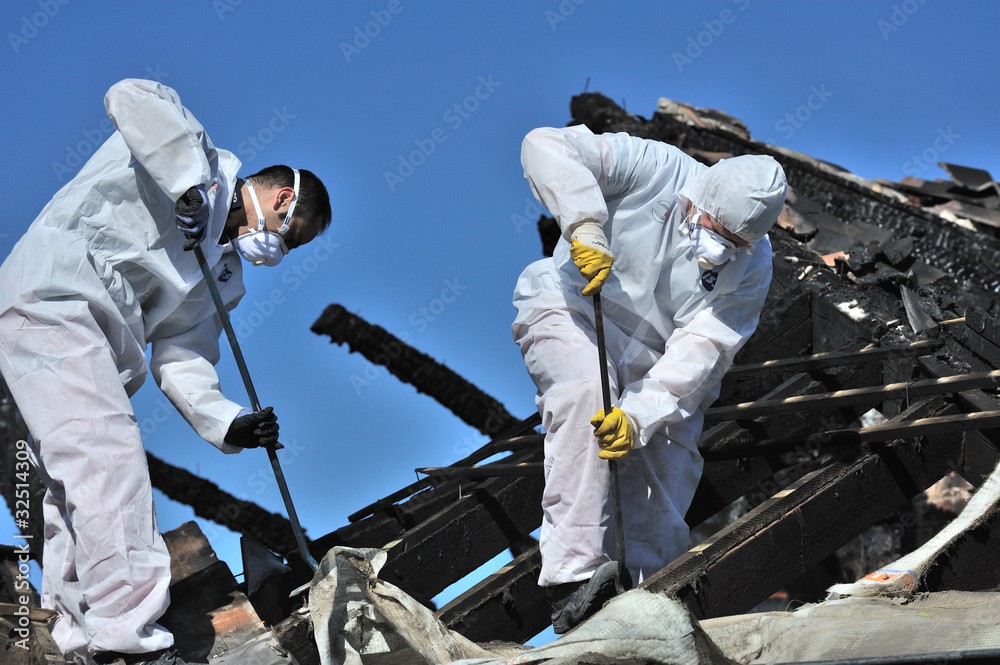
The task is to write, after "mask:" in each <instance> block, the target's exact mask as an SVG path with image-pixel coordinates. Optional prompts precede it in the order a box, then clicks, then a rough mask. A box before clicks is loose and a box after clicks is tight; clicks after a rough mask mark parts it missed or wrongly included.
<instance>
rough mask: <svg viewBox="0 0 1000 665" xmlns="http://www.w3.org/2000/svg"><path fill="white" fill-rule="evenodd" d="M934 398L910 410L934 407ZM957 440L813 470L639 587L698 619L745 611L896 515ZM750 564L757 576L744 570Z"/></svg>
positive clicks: (947, 458) (949, 459) (949, 456)
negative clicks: (676, 601)
mask: <svg viewBox="0 0 1000 665" xmlns="http://www.w3.org/2000/svg"><path fill="white" fill-rule="evenodd" d="M936 401H937V400H936V399H934V398H931V399H928V400H925V401H923V402H921V403H919V404H917V405H914V407H913V408H912V409H910V410H908V411H907V412H906V416H907V417H917V416H919V415H924V414H925V413H928V412H930V413H933V412H934V408H935V402H936ZM959 452H960V451H959V446H958V443H957V440H956V439H955V438H953V437H949V438H946V439H943V440H935V441H930V442H928V443H927V444H925V445H923V446H914V445H912V443H910V442H909V441H900V442H896V443H893V444H890V445H888V446H886V447H885V448H884V449H883V450H880V451H879V452H878V453H872V454H869V455H866V456H865V457H864V458H863V459H861V460H859V461H857V462H853V463H849V462H842V461H838V462H834V463H832V464H831V465H829V466H827V467H824V468H823V469H820V470H817V471H814V472H812V473H810V474H808V475H807V476H805V477H803V478H802V479H800V480H799V481H797V482H796V483H794V484H793V486H792V487H791V488H789V489H786V490H783V491H781V492H779V493H778V494H776V495H775V496H774V497H772V498H771V499H769V500H768V501H765V502H764V503H762V504H761V505H759V506H757V507H756V508H755V509H753V510H752V511H750V512H749V513H747V514H746V515H744V516H743V517H741V518H739V519H738V520H737V521H735V522H733V523H732V524H731V525H729V526H727V527H726V528H724V529H723V530H722V531H720V532H719V533H717V534H716V535H715V536H713V537H712V538H711V539H709V541H708V542H706V543H702V544H701V545H699V546H697V547H695V548H694V549H692V550H690V551H689V552H688V553H687V554H685V555H683V556H681V557H680V558H678V559H677V560H675V561H674V562H673V563H671V564H670V565H668V566H667V567H666V568H664V569H663V570H661V571H659V572H658V573H656V574H654V575H653V576H652V577H650V579H648V580H647V581H646V582H644V583H643V584H642V587H643V588H645V589H647V590H649V591H655V592H658V593H666V594H668V595H671V596H675V597H677V598H678V599H680V600H681V601H682V602H684V603H685V604H686V605H687V606H688V608H689V609H690V610H691V611H692V613H693V614H694V615H695V616H696V617H697V618H699V619H702V618H707V617H716V616H724V615H728V614H739V613H742V612H746V611H748V610H750V609H751V608H753V607H754V606H755V605H757V604H758V603H760V602H761V601H763V600H764V599H766V598H767V597H768V596H769V595H770V594H771V593H773V592H774V591H775V590H777V589H778V588H780V586H781V585H782V584H783V583H786V582H787V581H789V580H791V579H794V578H795V577H797V576H798V575H801V574H803V573H805V572H808V570H809V569H810V568H811V567H812V566H814V565H816V564H818V563H819V562H820V561H822V560H823V559H824V558H825V557H826V556H828V555H829V554H831V553H833V552H834V551H836V550H837V549H838V548H839V547H841V546H842V545H844V544H845V543H847V542H848V541H849V540H851V539H852V538H853V537H855V536H856V535H858V534H860V533H861V532H862V531H864V530H865V529H867V528H868V527H869V526H871V525H872V524H875V523H877V522H879V521H881V520H884V519H887V518H889V517H891V516H892V515H893V514H895V513H896V512H897V510H898V508H899V506H900V505H905V504H907V503H908V502H909V501H910V500H911V499H912V498H913V497H914V496H915V495H916V494H917V493H919V492H920V491H922V490H923V489H924V488H926V487H929V486H930V485H931V484H933V483H934V482H936V481H937V480H938V479H939V478H941V477H942V476H944V475H945V474H946V473H947V472H948V471H949V470H950V468H951V465H952V464H954V463H957V461H958V455H959ZM747 570H753V571H754V574H753V575H747Z"/></svg>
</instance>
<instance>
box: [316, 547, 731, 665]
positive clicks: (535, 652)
mask: <svg viewBox="0 0 1000 665" xmlns="http://www.w3.org/2000/svg"><path fill="white" fill-rule="evenodd" d="M385 559H386V555H385V552H384V551H382V550H375V549H351V548H341V547H338V548H334V549H333V550H331V551H330V552H329V553H328V554H327V555H326V557H324V558H323V561H322V563H321V564H320V567H319V570H318V571H317V572H316V576H315V577H314V578H313V582H312V587H311V589H310V591H309V610H310V615H311V620H312V624H313V630H314V632H315V637H316V643H317V646H318V648H319V653H320V659H321V661H322V663H323V665H385V664H390V665H394V664H396V663H401V664H402V663H406V664H407V665H417V664H420V663H433V664H439V663H451V664H453V665H501V664H505V665H512V664H513V663H525V664H527V663H542V662H545V663H552V664H561V665H568V664H570V663H577V662H580V659H581V658H584V657H586V662H588V663H601V664H605V663H606V664H608V665H611V664H614V663H622V664H624V663H635V662H642V663H650V664H653V665H661V664H662V665H668V664H669V665H674V664H677V665H681V664H683V665H709V664H712V663H723V662H726V661H725V660H724V659H723V658H721V656H719V655H718V654H717V653H715V654H713V647H712V646H711V644H710V643H709V642H708V640H707V639H706V638H705V635H704V633H703V632H702V631H701V629H700V628H699V627H698V625H697V623H696V622H694V621H693V620H692V619H691V618H690V616H689V615H688V613H687V610H686V609H685V608H684V607H683V606H682V605H680V604H679V603H678V602H676V601H674V600H672V599H670V598H667V597H666V596H661V595H658V594H651V593H648V592H645V591H640V590H636V591H630V592H628V593H626V594H624V595H622V596H619V597H618V598H616V599H614V600H613V601H611V602H610V603H608V604H607V605H606V606H605V607H604V609H603V610H601V611H600V612H598V613H597V614H596V615H594V616H593V617H592V618H591V619H590V620H588V621H586V622H585V623H584V624H583V625H581V626H580V627H579V628H577V629H576V630H574V631H573V632H572V633H570V634H568V635H565V636H563V637H561V638H560V639H558V640H556V641H554V642H552V643H550V644H547V645H545V646H542V647H538V648H536V649H525V648H524V647H521V646H519V645H513V646H511V647H509V648H506V649H505V648H501V647H497V648H491V650H487V649H485V648H483V647H481V646H479V645H476V644H475V643H473V642H471V641H469V640H467V639H466V638H464V637H462V636H461V635H459V634H457V633H454V632H452V631H450V630H448V629H447V628H446V627H445V626H444V625H443V624H441V622H439V621H438V620H437V619H436V618H435V617H434V615H433V613H432V612H431V611H430V610H429V609H427V608H426V607H424V606H423V605H421V604H420V603H418V602H416V601H415V600H413V599H412V598H410V597H409V596H407V595H406V594H405V593H403V592H402V591H401V590H399V589H398V588H397V587H395V586H393V585H392V584H389V583H387V582H384V581H382V580H379V579H377V575H378V571H379V569H380V568H381V567H382V565H383V564H384V563H385ZM490 646H491V647H493V645H490Z"/></svg>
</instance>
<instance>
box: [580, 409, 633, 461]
mask: <svg viewBox="0 0 1000 665" xmlns="http://www.w3.org/2000/svg"><path fill="white" fill-rule="evenodd" d="M590 424H591V425H593V426H594V436H596V437H597V445H599V446H600V447H601V450H600V452H598V453H597V456H598V457H600V458H601V459H606V460H616V459H620V458H622V457H625V456H626V455H628V454H629V452H630V451H631V450H632V443H633V441H634V440H635V430H633V429H632V421H631V420H629V417H628V416H627V415H625V412H624V411H622V410H621V409H619V408H618V407H617V406H616V407H612V409H611V413H609V414H608V415H607V416H605V415H604V409H601V410H600V411H598V412H597V413H595V414H594V417H593V418H591V419H590Z"/></svg>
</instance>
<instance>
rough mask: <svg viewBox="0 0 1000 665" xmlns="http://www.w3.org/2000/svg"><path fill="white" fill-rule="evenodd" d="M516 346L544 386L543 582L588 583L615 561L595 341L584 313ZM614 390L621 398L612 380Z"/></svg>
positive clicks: (565, 317) (553, 319) (549, 322)
mask: <svg viewBox="0 0 1000 665" xmlns="http://www.w3.org/2000/svg"><path fill="white" fill-rule="evenodd" d="M518 343H519V344H520V346H521V353H522V354H523V355H524V363H525V367H527V369H528V373H529V374H531V377H532V379H534V381H535V386H536V387H537V388H538V397H537V399H536V402H537V404H538V411H539V413H540V414H541V415H542V426H543V427H544V428H545V462H544V465H543V468H544V471H545V488H544V490H543V492H542V531H541V538H540V541H539V547H540V549H541V554H542V570H541V574H540V575H539V581H538V583H539V584H540V585H541V586H554V585H556V584H563V583H566V582H577V581H580V580H585V579H588V578H590V576H591V575H593V573H594V571H595V570H596V569H597V567H598V566H600V565H601V564H602V563H604V562H606V561H609V560H610V559H609V557H608V556H607V553H606V551H605V547H604V535H605V532H606V531H608V530H609V529H610V530H612V531H613V529H614V525H613V524H612V523H611V519H610V511H609V506H608V505H607V504H608V488H609V483H610V474H609V471H608V464H607V462H605V461H604V460H602V459H600V458H599V457H598V456H597V443H596V441H595V439H594V434H593V432H594V430H593V427H591V425H590V418H591V417H592V416H593V415H594V413H596V412H597V410H598V409H600V408H601V401H602V398H601V380H600V374H599V372H598V364H597V345H596V340H595V338H594V333H593V330H592V328H591V329H589V330H588V329H587V324H586V322H585V321H584V320H583V319H582V317H580V316H579V315H577V314H571V313H569V312H564V311H552V312H549V313H547V314H546V315H545V316H544V317H543V318H542V319H541V320H539V321H538V322H537V323H535V324H534V325H533V326H532V327H531V329H530V330H529V331H528V333H527V335H526V336H525V337H524V338H523V339H520V340H518ZM612 391H613V392H614V393H617V386H615V385H614V383H612ZM612 536H613V533H612Z"/></svg>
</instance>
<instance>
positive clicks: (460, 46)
mask: <svg viewBox="0 0 1000 665" xmlns="http://www.w3.org/2000/svg"><path fill="white" fill-rule="evenodd" d="M0 25H2V26H3V34H4V39H3V43H2V44H0V90H3V91H4V93H5V94H4V100H3V106H2V108H3V118H4V121H5V122H4V126H5V130H6V131H4V132H3V133H2V135H0V152H2V154H3V155H4V156H5V159H4V160H3V161H2V164H0V179H2V181H3V182H4V183H5V190H6V196H5V199H6V200H5V205H4V215H3V221H2V226H0V257H6V255H7V254H8V253H9V252H10V250H11V248H12V247H13V245H14V243H15V242H16V241H17V238H18V237H20V235H21V234H22V233H23V232H24V230H25V229H26V228H27V227H28V225H29V224H30V223H31V221H32V220H33V219H34V217H35V216H36V215H37V213H38V211H39V210H40V209H41V208H42V207H43V206H44V205H45V203H46V202H47V201H48V200H49V199H50V198H51V196H52V195H53V194H54V193H55V191H56V190H57V189H58V188H59V187H60V186H62V184H64V183H65V182H66V181H67V180H68V179H69V178H71V177H72V175H73V174H74V173H75V172H76V171H77V170H78V168H79V166H80V164H81V163H82V162H83V160H85V159H86V157H87V156H88V155H89V154H90V153H91V152H93V150H94V149H95V147H96V146H97V145H99V144H100V142H101V141H103V140H104V138H106V137H107V136H108V134H109V133H110V131H111V127H110V124H109V122H108V120H107V118H106V116H105V115H104V110H103V96H104V93H105V91H106V90H107V88H108V87H109V86H110V85H111V84H112V83H114V82H115V81H117V80H119V79H122V78H126V77H141V78H155V79H158V80H161V81H162V82H163V83H164V84H166V85H169V86H171V87H173V88H174V89H176V90H177V91H178V93H179V94H180V96H181V99H182V100H183V101H184V103H185V105H186V106H187V107H188V108H189V109H191V110H192V112H193V113H194V114H195V115H196V116H197V117H198V118H199V119H200V120H201V121H202V123H203V124H204V125H205V127H206V128H207V129H208V131H209V133H210V135H211V137H212V139H213V141H214V142H215V144H216V145H218V146H220V147H224V148H228V149H230V150H232V151H233V152H234V153H235V154H236V155H237V157H239V158H240V159H242V160H243V162H244V168H243V170H242V173H243V174H244V175H247V174H249V173H252V172H253V171H255V170H258V169H259V168H261V167H263V166H266V165H269V164H272V163H287V164H290V165H293V166H299V167H305V168H309V169H311V170H313V171H315V172H316V173H317V174H318V175H319V176H320V177H321V178H323V179H324V180H325V181H326V183H327V186H328V188H329V190H330V192H331V195H332V199H333V215H334V220H333V226H332V228H331V229H330V231H329V232H328V234H327V236H325V238H323V239H322V240H318V241H316V242H315V243H313V244H312V245H307V246H305V247H303V248H301V249H299V250H297V251H295V252H293V253H292V254H291V255H289V256H288V257H287V258H286V259H285V261H284V262H283V263H282V264H281V265H280V266H278V267H276V268H271V269H268V268H249V269H248V270H246V286H247V291H248V293H247V296H246V297H245V298H244V300H243V302H242V304H241V305H240V307H239V308H238V309H237V310H236V311H235V312H234V315H233V318H234V323H235V324H236V326H237V328H238V332H239V334H240V337H241V343H242V346H243V351H244V354H245V355H246V357H247V360H248V363H249V365H250V370H251V373H252V374H253V377H254V380H255V383H256V386H257V391H258V393H259V394H260V396H261V400H262V402H263V403H265V404H272V405H274V407H275V410H276V412H277V413H278V416H279V422H280V424H281V431H282V439H283V440H284V442H285V443H286V446H287V448H286V450H285V451H283V452H282V460H283V465H284V470H285V474H286V476H287V478H288V483H289V485H290V487H291V490H292V493H293V496H294V499H295V503H296V507H297V509H298V513H299V516H300V518H301V520H302V522H303V524H304V526H305V527H306V529H307V531H308V533H309V534H310V535H311V536H313V537H317V536H320V535H322V534H324V533H327V532H329V531H332V530H334V529H336V528H337V527H339V526H341V525H343V524H344V523H345V522H346V517H347V515H348V514H350V513H351V512H353V511H354V510H356V509H357V508H359V507H361V506H362V505H364V504H367V503H369V502H370V501H372V500H374V499H377V498H379V497H382V496H384V495H386V494H388V493H389V492H391V491H393V490H395V489H397V488H399V487H401V486H403V485H405V484H407V483H409V482H410V481H412V480H413V479H414V473H413V469H414V468H416V467H423V466H438V465H445V464H448V463H450V462H451V461H453V460H455V459H457V458H459V457H462V456H464V455H465V454H467V453H468V452H469V451H471V450H472V449H474V448H475V447H478V446H479V445H480V444H481V443H483V442H484V438H483V437H482V436H480V435H479V434H478V433H477V432H475V431H474V430H472V429H471V428H470V427H468V426H466V425H464V424H463V423H462V422H461V421H459V420H458V419H457V418H456V417H454V416H453V415H452V414H451V413H450V412H448V411H447V410H445V409H444V408H443V407H441V406H439V405H438V404H437V403H436V402H434V401H433V400H431V399H430V398H428V397H426V396H424V395H420V394H417V393H416V391H415V390H414V389H413V388H412V387H410V386H407V385H403V384H400V383H399V382H398V381H397V380H396V379H395V378H394V377H392V376H390V375H388V374H387V373H386V372H385V370H383V369H381V368H373V367H372V366H371V365H370V364H369V363H368V362H367V361H365V360H364V359H362V358H360V357H359V356H358V355H357V354H349V353H348V352H347V350H346V349H344V348H343V347H338V346H333V345H331V344H329V343H328V341H327V340H326V338H321V337H318V336H316V335H314V334H313V333H311V332H310V331H309V326H310V325H311V324H312V323H313V321H315V320H316V318H317V317H318V316H319V315H320V313H321V312H322V311H323V308H324V307H325V306H326V305H328V304H330V303H334V302H336V303H341V304H343V305H344V306H345V307H347V308H348V309H349V310H351V311H354V312H357V313H359V314H360V315H362V316H363V317H365V318H366V319H368V320H369V321H371V322H373V323H376V324H378V325H381V326H383V327H385V328H387V329H388V330H389V331H391V332H393V333H394V334H396V335H398V336H400V337H403V338H404V339H407V340H408V341H409V342H410V343H411V344H413V345H414V346H416V347H417V348H418V349H420V350H421V351H423V352H425V353H428V354H429V355H431V356H433V357H434V358H436V359H438V360H440V361H442V362H444V363H446V364H447V365H448V366H449V367H451V368H452V369H454V370H455V371H457V372H459V373H460V374H461V375H463V376H465V377H466V378H467V379H469V380H470V381H472V382H474V383H475V384H477V385H479V386H480V387H482V388H483V389H484V390H485V391H487V392H488V393H490V394H492V395H493V396H495V397H497V398H498V399H499V400H501V401H502V402H503V403H504V404H505V405H506V406H507V408H508V409H509V410H510V411H511V412H513V413H514V414H515V415H517V416H520V417H525V416H527V415H529V414H530V413H532V411H533V409H534V403H533V396H534V387H533V385H532V384H531V381H530V380H529V378H528V377H527V375H526V374H525V372H524V368H523V365H522V363H521V358H520V354H519V352H518V351H517V348H516V347H515V346H514V344H513V342H512V340H511V335H510V321H511V319H512V318H513V308H512V307H511V304H510V294H511V291H512V289H513V286H514V282H515V280H516V278H517V275H518V273H519V272H520V270H521V269H522V268H523V266H525V265H526V264H527V263H529V262H531V261H533V260H535V259H536V258H539V256H540V243H539V241H538V237H537V234H536V232H535V228H534V220H535V219H536V218H537V216H538V214H539V212H540V211H541V209H540V207H539V206H538V205H537V204H536V203H534V200H533V199H532V198H531V194H530V191H529V189H528V187H527V184H526V182H525V181H524V179H523V175H522V171H521V168H520V163H519V150H520V142H521V139H522V138H523V136H524V134H525V133H527V132H528V131H529V130H530V129H532V128H534V127H537V126H544V125H552V126H562V125H565V124H566V122H567V121H568V120H569V119H570V116H569V102H570V99H571V97H572V96H573V95H574V94H577V93H579V92H581V91H583V90H584V86H585V85H587V82H588V81H589V90H590V91H599V92H603V93H604V94H606V95H608V96H609V97H611V98H613V99H615V100H616V101H618V102H619V103H622V104H624V105H625V106H626V107H627V109H628V110H629V111H631V112H632V113H635V114H638V115H641V116H644V117H649V116H651V115H652V113H653V111H654V109H655V108H656V101H657V98H659V97H661V96H665V97H669V98H672V99H676V100H679V101H684V102H688V103H691V104H694V105H696V106H708V107H714V108H718V109H721V110H724V111H726V112H728V113H730V114H732V115H734V116H736V117H738V118H741V119H742V120H743V121H745V122H746V123H747V125H748V126H749V127H750V130H751V133H752V135H753V136H754V137H755V138H758V139H762V140H769V139H770V140H772V141H773V142H775V143H778V144H781V145H783V146H786V147H790V148H793V149H797V150H800V151H802V152H805V153H808V154H811V155H813V156H816V157H819V158H822V159H825V160H828V161H831V162H835V163H837V164H840V165H842V166H844V167H846V168H848V169H850V170H852V171H854V172H856V173H858V174H860V175H863V176H866V177H870V178H876V177H882V178H888V179H893V180H897V179H900V178H902V177H904V176H906V175H913V176H917V177H922V178H927V179H933V178H939V177H945V174H944V173H943V172H942V171H941V170H940V169H939V168H938V167H937V166H936V162H938V161H948V162H955V163H959V164H966V165H969V166H975V167H980V168H985V169H988V170H990V171H991V172H992V173H993V174H994V176H997V175H1000V157H998V154H997V145H998V141H997V138H998V127H1000V111H998V105H997V100H998V99H1000V90H998V87H1000V83H998V79H997V77H996V72H997V71H998V70H1000V50H998V49H997V48H996V45H995V40H996V33H997V28H998V26H1000V5H998V4H996V3H992V2H985V1H980V2H973V1H970V2H961V3H958V2H944V1H943V0H895V1H887V2H881V1H876V0H866V1H864V2H862V1H859V0H839V1H837V2H808V3H806V2H793V1H791V0H785V1H773V2H764V1H763V0H713V1H705V2H684V3H681V2H670V3H667V2H599V1H597V0H585V1H584V0H561V1H560V0H549V1H541V2H527V1H523V0H522V1H513V2H506V3H499V2H497V3H486V2H480V3H470V2H467V1H466V2H452V1H442V2H435V3H430V2H413V1H412V0H379V1H376V2H350V3H332V2H318V1H317V2H288V3H277V2H262V1H257V2H254V1H252V0H215V1H214V2H213V1H211V0H201V1H198V2H195V1H193V0H179V1H176V2H169V3H168V2H161V3H153V2H124V1H119V2H101V3H84V2H82V1H81V0H76V1H72V0H32V1H13V0H11V1H8V2H5V3H3V4H2V6H0ZM525 222H527V223H525ZM222 343H223V345H224V344H225V341H224V340H223V341H222ZM223 357H224V361H223V362H222V363H221V364H220V375H221V376H222V380H223V388H224V390H226V392H227V393H228V394H229V395H230V396H231V397H232V398H233V399H236V400H237V401H245V393H244V391H243V387H242V384H241V382H240V379H239V376H238V374H237V373H236V371H235V367H234V364H233V363H232V361H231V360H230V358H231V356H230V354H229V352H228V350H227V349H226V348H225V346H224V350H223ZM133 402H134V405H135V409H136V414H137V417H138V419H139V422H140V424H141V426H142V430H143V433H144V437H145V442H146V445H147V448H148V449H149V450H150V451H152V452H154V453H155V454H157V455H159V456H160V457H162V458H164V459H166V460H167V461H169V462H171V463H173V464H177V465H181V466H184V467H185V468H188V469H190V470H192V471H194V472H195V473H198V474H201V475H202V476H205V477H207V478H211V479H212V480H213V481H215V482H216V483H218V484H219V485H221V486H222V487H223V488H224V489H226V490H227V491H229V492H231V493H233V494H236V495H238V496H241V497H244V498H247V499H251V500H253V501H256V502H258V503H260V504H261V505H263V506H265V507H267V508H269V509H270V510H273V511H275V512H279V513H283V507H282V504H281V500H280V497H279V494H278V491H277V488H276V487H275V485H274V482H273V479H272V476H271V471H270V467H269V465H268V462H267V458H266V456H265V455H264V453H262V452H260V451H256V452H254V451H250V452H248V453H244V454H241V455H239V456H223V455H221V454H219V453H218V452H217V451H216V450H215V449H214V448H212V447H211V446H210V445H208V444H207V443H204V442H203V441H201V440H200V439H198V437H197V436H196V435H195V434H194V433H193V432H192V431H191V430H190V429H189V428H188V427H187V425H186V424H185V423H184V422H183V421H182V420H181V419H180V417H179V416H177V415H176V413H175V412H173V410H172V408H171V407H170V406H169V403H168V402H167V401H166V399H165V398H164V397H163V396H162V394H160V392H159V391H158V389H157V388H156V386H155V385H154V384H153V382H152V381H149V382H147V385H146V386H145V387H144V388H143V389H142V390H141V391H140V393H139V394H138V395H137V396H136V397H135V399H134V400H133ZM157 502H158V504H157V505H158V515H159V519H160V526H161V529H163V530H167V529H170V528H173V527H176V526H178V525H179V524H180V523H182V522H184V521H187V520H189V519H191V518H192V513H191V511H190V509H188V508H186V507H184V506H179V505H177V504H174V503H172V502H170V501H169V500H167V499H165V497H162V496H160V495H158V496H157ZM202 525H203V528H205V529H206V530H207V531H209V532H210V534H211V536H212V540H213V544H214V545H215V547H216V550H217V551H218V552H219V554H220V556H222V557H223V558H225V559H226V560H227V561H229V563H230V565H231V567H232V568H233V569H234V571H236V572H239V570H240V569H241V564H240V562H239V554H238V551H239V550H238V538H237V536H236V535H234V534H231V533H229V532H228V531H226V530H225V529H222V528H218V527H213V526H209V525H207V524H205V523H204V522H202ZM0 529H5V530H9V531H11V533H13V526H12V525H10V522H9V518H8V517H7V515H6V514H4V515H3V516H2V521H0ZM11 540H12V539H11V538H10V537H9V536H7V535H4V533H3V532H2V531H0V542H11Z"/></svg>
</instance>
